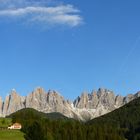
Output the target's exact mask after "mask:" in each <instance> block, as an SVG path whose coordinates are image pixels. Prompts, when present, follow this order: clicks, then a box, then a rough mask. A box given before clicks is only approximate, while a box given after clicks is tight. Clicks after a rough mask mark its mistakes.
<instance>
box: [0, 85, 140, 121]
mask: <svg viewBox="0 0 140 140" xmlns="http://www.w3.org/2000/svg"><path fill="white" fill-rule="evenodd" d="M139 96H140V92H137V93H136V94H134V95H133V94H131V95H127V96H126V97H122V96H120V95H117V96H116V95H115V93H114V92H113V91H111V90H108V89H105V88H99V89H98V90H97V91H95V90H93V91H92V92H91V93H88V92H86V91H85V92H82V94H81V96H78V97H77V98H76V99H75V100H74V102H71V101H69V100H65V99H64V98H63V96H61V95H60V93H59V92H57V91H55V90H48V91H47V92H46V91H45V90H44V89H43V88H41V87H37V88H36V89H34V90H33V91H32V92H31V93H30V94H28V95H27V96H26V97H22V96H20V95H19V94H18V93H17V92H16V90H15V89H14V90H12V91H11V92H10V95H8V96H6V98H5V101H4V102H3V101H2V99H1V98H0V116H6V115H9V114H11V113H13V112H16V111H18V110H20V109H23V108H34V109H36V110H38V111H42V112H45V113H50V112H59V113H62V114H63V115H65V116H67V117H70V118H76V119H80V120H89V119H92V118H95V117H98V116H100V115H103V114H106V113H108V112H110V111H113V110H115V109H116V108H119V107H121V106H123V105H124V104H126V103H128V102H130V101H131V100H133V99H135V98H137V97H139Z"/></svg>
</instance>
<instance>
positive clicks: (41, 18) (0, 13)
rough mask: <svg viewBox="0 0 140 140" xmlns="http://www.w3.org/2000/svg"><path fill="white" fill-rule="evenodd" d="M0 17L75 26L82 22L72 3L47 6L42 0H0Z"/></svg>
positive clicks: (78, 11)
mask: <svg viewBox="0 0 140 140" xmlns="http://www.w3.org/2000/svg"><path fill="white" fill-rule="evenodd" d="M0 2H1V7H0V17H6V18H13V19H16V20H18V19H24V21H25V20H26V21H28V22H32V23H43V24H44V25H46V26H47V25H50V24H51V25H52V24H53V25H68V26H71V27H75V26H78V25H80V24H81V23H82V22H83V19H82V17H81V16H80V10H78V9H77V8H75V7H74V6H73V5H69V4H67V5H62V4H61V5H55V6H47V4H46V3H45V2H43V1H40V2H37V1H33V0H32V1H29V0H0Z"/></svg>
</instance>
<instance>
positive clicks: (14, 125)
mask: <svg viewBox="0 0 140 140" xmlns="http://www.w3.org/2000/svg"><path fill="white" fill-rule="evenodd" d="M21 128H22V126H21V124H20V123H14V124H12V125H11V126H9V127H8V129H21Z"/></svg>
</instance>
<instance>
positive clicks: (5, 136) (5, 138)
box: [0, 130, 24, 140]
mask: <svg viewBox="0 0 140 140" xmlns="http://www.w3.org/2000/svg"><path fill="white" fill-rule="evenodd" d="M23 135H24V134H23V133H22V132H20V131H19V130H1V131H0V140H24V137H23Z"/></svg>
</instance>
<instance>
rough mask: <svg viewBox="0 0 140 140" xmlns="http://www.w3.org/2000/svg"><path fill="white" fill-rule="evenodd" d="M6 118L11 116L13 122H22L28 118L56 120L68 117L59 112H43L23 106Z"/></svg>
mask: <svg viewBox="0 0 140 140" xmlns="http://www.w3.org/2000/svg"><path fill="white" fill-rule="evenodd" d="M7 118H12V120H13V122H16V121H17V122H22V121H26V120H27V121H28V120H38V119H41V118H48V119H52V120H57V119H64V120H67V119H69V118H68V117H66V116H64V115H62V114H61V113H57V112H54V113H43V112H39V111H37V110H35V109H33V108H25V109H21V110H19V111H17V112H15V113H13V114H11V115H9V116H7Z"/></svg>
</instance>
